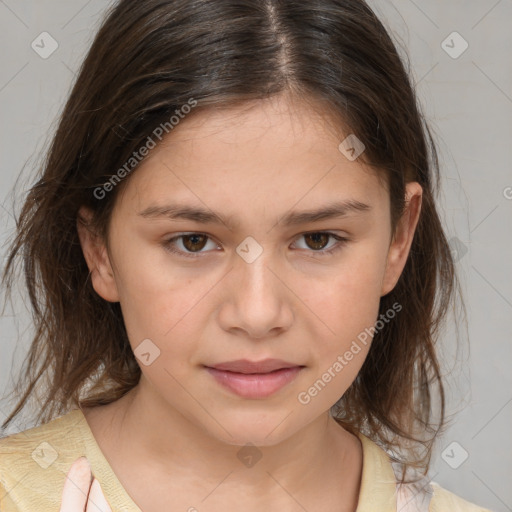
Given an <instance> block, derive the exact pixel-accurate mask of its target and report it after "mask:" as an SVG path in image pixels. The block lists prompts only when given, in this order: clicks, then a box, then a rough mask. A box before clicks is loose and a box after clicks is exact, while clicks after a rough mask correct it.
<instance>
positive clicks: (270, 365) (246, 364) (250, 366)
mask: <svg viewBox="0 0 512 512" xmlns="http://www.w3.org/2000/svg"><path fill="white" fill-rule="evenodd" d="M296 366H301V365H298V364H295V363H289V362H287V361H283V360H282V359H263V360H262V361H250V360H248V359H237V360H236V361H227V362H225V363H219V364H216V365H213V366H209V368H215V369H216V370H224V371H229V372H236V373H269V372H273V371H274V370H280V369H282V368H295V367H296Z"/></svg>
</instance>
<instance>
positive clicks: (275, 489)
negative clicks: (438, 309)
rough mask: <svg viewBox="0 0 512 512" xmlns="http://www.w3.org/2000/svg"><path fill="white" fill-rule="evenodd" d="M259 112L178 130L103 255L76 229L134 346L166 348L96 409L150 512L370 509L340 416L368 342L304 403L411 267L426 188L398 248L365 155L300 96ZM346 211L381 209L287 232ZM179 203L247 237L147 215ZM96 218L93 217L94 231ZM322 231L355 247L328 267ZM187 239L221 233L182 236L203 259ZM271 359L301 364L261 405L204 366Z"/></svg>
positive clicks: (154, 156) (228, 113)
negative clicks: (336, 208) (316, 213)
mask: <svg viewBox="0 0 512 512" xmlns="http://www.w3.org/2000/svg"><path fill="white" fill-rule="evenodd" d="M252 107H253V108H248V106H247V105H245V106H243V107H236V108H231V109H229V110H221V111H215V112H213V111H211V112H208V113H207V112H199V113H197V114H194V115H190V116H189V117H188V118H186V119H185V120H184V121H182V122H181V123H180V125H179V126H178V127H177V128H175V129H174V130H173V131H172V132H171V133H170V134H169V135H168V136H167V138H166V139H164V143H162V144H161V145H159V146H157V147H156V148H155V149H153V150H152V151H151V152H150V154H149V156H148V158H147V159H146V160H145V161H144V162H142V164H141V165H140V166H139V167H138V168H137V170H136V171H135V172H133V174H132V175H131V176H130V177H129V179H128V180H127V181H126V183H124V187H123V188H122V190H121V191H120V192H121V193H120V194H119V196H118V197H117V200H116V204H115V207H114V210H113V214H112V219H111V225H110V231H109V240H108V245H107V244H105V243H104V241H103V240H101V239H100V238H98V237H96V236H95V235H94V233H93V232H92V230H90V229H87V228H86V227H85V225H84V224H83V223H82V222H79V223H78V229H79V234H80V241H81V244H82V248H83V252H84V256H85V258H86V261H87V264H88V266H89V269H90V271H91V280H92V285H93V287H94V289H95V291H96V292H97V293H98V294H99V295H100V296H101V297H103V298H104V299H105V300H107V301H112V302H117V301H119V302H120V304H121V308H122V311H123V316H124V321H125V324H126V328H127V332H128V336H129V339H130V344H131V346H132V349H133V350H135V349H136V348H137V346H138V345H139V344H140V343H141V342H142V340H145V339H150V340H151V341H152V343H153V344H154V345H155V346H157V347H158V349H159V350H160V355H159V357H157V358H156V359H155V360H154V361H153V362H152V363H151V364H150V365H148V366H146V365H143V364H140V363H139V364H140V366H141V369H142V377H141V380H140V383H139V385H138V386H137V387H136V388H134V389H133V390H132V391H131V392H130V393H128V394H127V395H125V396H124V397H123V398H122V399H120V400H118V401H116V402H114V403H112V404H109V405H107V406H101V407H95V408H92V409H86V410H85V411H84V413H85V415H86V419H87V421H88V423H89V426H90V427H91V430H92V432H93V434H94V436H95V438H96V440H97V442H98V444H99V446H100V448H101V449H102V451H103V453H104V454H105V456H106V458H107V460H108V461H109V463H110V465H111V466H112V468H113V470H114V472H115V473H116V475H117V476H118V478H119V480H120V482H121V483H122V484H123V486H124V487H125V489H126V490H127V491H128V493H129V494H130V496H131V497H132V498H133V500H134V501H135V502H136V503H137V504H138V506H139V507H140V508H141V509H143V510H144V511H145V512H151V511H156V510H164V509H165V506H166V504H167V505H168V504H169V502H170V500H172V503H173V506H175V509H176V510H189V508H190V507H196V508H197V509H198V510H200V511H213V510H221V509H222V510H226V509H229V507H230V504H232V503H234V502H236V503H237V506H238V507H240V509H242V510H246V511H248V512H253V511H254V512H255V511H261V510H265V509H268V510H283V511H296V510H302V509H301V507H304V508H305V509H306V510H326V511H331V510H332V511H334V510H336V511H338V512H339V511H340V510H343V511H354V510H355V509H356V506H357V500H358V493H359V489H360V481H361V469H362V449H361V445H360V442H359V440H358V439H357V437H356V436H354V435H352V434H350V433H349V432H347V431H346V430H344V429H343V428H342V427H341V426H340V425H339V424H338V423H336V422H335V421H334V420H333V419H332V417H331V416H330V415H329V409H330V407H331V406H332V405H333V404H334V403H336V402H337V401H338V399H339V398H340V397H341V396H342V395H343V393H344V392H345V391H346V389H347V388H348V387H349V386H350V384H351V383H352V381H353V380H354V379H355V377H356V376H357V374H358V372H359V370H360V368H361V366H362V364H363V362H364V359H365V357H366V355H367V352H368V349H369V346H370V343H368V344H367V346H363V345H361V347H362V350H361V351H360V352H359V353H358V354H357V355H355V356H354V358H353V359H352V360H351V361H350V362H349V363H348V364H347V365H346V366H345V367H344V368H343V370H342V371H341V372H339V373H338V374H337V375H336V377H335V378H333V379H332V380H331V381H330V382H329V383H328V384H327V385H326V386H325V388H324V389H323V390H322V391H321V392H319V393H318V394H317V395H316V396H315V397H314V398H313V399H312V400H311V401H310V402H309V403H308V404H307V405H304V404H301V403H299V401H298V399H297V396H298V394H299V393H300V392H303V391H307V390H308V388H310V387H311V385H312V384H313V383H314V382H315V381H317V380H318V379H319V378H321V376H322V374H324V372H325V371H326V370H327V369H328V368H329V367H331V366H332V365H333V363H334V362H335V361H336V359H337V357H338V355H342V354H344V353H345V352H346V351H347V350H348V349H349V347H350V345H351V343H352V341H353V340H355V339H356V338H357V336H358V334H360V333H361V332H363V331H364V330H365V329H367V328H369V327H371V326H373V325H374V324H375V322H376V320H377V319H378V308H379V299H380V297H381V296H383V295H385V294H387V293H388V292H390V291H391V290H392V289H393V288H394V286H395V284H396V282H397V281H398V279H399V277H400V274H401V272H402V270H403V268H404V266H405V262H406V259H407V255H408V253H409V250H410V246H411V242H412V237H413V234H414V230H415V228H416V224H417V220H418V216H419V212H420V208H421V193H422V190H421V186H420V185H419V184H418V183H415V182H413V183H409V184H408V185H407V192H406V195H407V199H408V203H407V209H406V211H405V213H404V215H403V217H402V218H401V219H400V222H399V224H398V227H397V231H396V234H395V236H394V237H392V233H391V221H390V213H389V212H390V206H389V194H388V192H387V190H386V188H385V187H384V186H383V185H382V184H381V183H380V182H379V180H378V179H377V177H376V175H375V173H374V171H373V170H372V169H371V168H369V167H367V166H365V165H364V164H363V162H362V159H356V160H355V161H350V160H348V159H347V158H346V157H345V156H344V155H343V154H342V153H341V152H340V151H339V150H338V145H339V144H340V142H341V141H342V140H343V139H344V138H345V137H346V136H347V135H349V133H348V132H347V133H343V130H340V129H339V128H337V129H335V127H334V126H333V125H331V124H329V123H327V122H326V121H325V120H326V116H325V112H323V111H321V110H320V109H318V108H315V107H314V106H313V104H311V103H305V102H302V101H297V100H295V101H294V100H292V99H291V97H288V96H276V97H273V98H271V99H269V100H264V101H259V102H257V103H255V104H254V105H252ZM340 199H355V200H358V201H361V202H363V203H366V204H368V205H370V206H371V209H370V210H369V211H367V212H363V213H361V212H356V213H351V214H350V215H347V216H346V217H343V218H333V219H328V220H322V221H319V222H314V223H308V224H301V225H296V226H291V227H285V226H284V225H281V224H279V223H278V221H279V220H280V219H281V218H282V217H283V216H284V215H285V214H287V213H289V212H290V211H291V210H293V211H304V210H311V209H316V208H319V207H321V206H325V205H326V204H328V203H330V202H332V201H336V200H340ZM178 200H179V201H182V202H184V203H187V204H190V205H193V206H199V207H205V208H207V209H210V210H212V211H215V212H217V213H219V214H220V215H222V216H223V217H228V216H232V218H233V222H234V223H235V225H234V226H232V227H231V229H229V228H228V227H227V226H226V225H224V224H219V225H215V224H204V223H199V222H196V221H191V220H183V219H179V220H176V219H175V220H172V219H169V218H164V217H161V218H143V217H142V216H140V215H138V213H139V212H141V211H142V210H144V209H145V208H147V207H149V206H152V205H165V204H168V203H173V202H176V201H178ZM90 214H91V212H89V211H87V210H86V209H85V208H82V209H81V211H80V215H81V217H82V218H83V219H85V220H87V219H89V218H90ZM326 231H329V232H332V233H334V234H336V235H339V236H345V237H347V238H348V239H349V241H348V242H347V243H346V244H344V245H341V246H339V247H340V249H339V250H338V251H336V252H334V253H332V254H330V255H329V254H326V255H324V256H322V255H321V252H319V251H320V250H322V249H330V248H332V247H333V246H334V245H336V243H337V241H336V240H335V239H334V238H332V237H326V238H325V239H322V240H321V243H322V244H323V245H321V244H320V243H318V242H317V243H318V245H315V243H314V240H311V239H310V238H308V237H307V236H304V234H305V233H310V234H311V233H324V232H326ZM191 232H195V233H200V234H202V233H204V234H206V235H208V237H209V238H208V239H207V242H206V244H205V243H204V242H203V245H202V246H201V244H199V243H198V242H197V241H195V242H194V243H195V244H196V245H193V244H192V245H191V244H190V240H189V245H184V242H185V240H184V239H183V238H182V239H178V240H176V241H175V242H174V247H175V248H176V249H177V250H181V251H183V252H187V247H189V248H190V247H191V246H192V249H194V248H196V250H199V255H198V257H195V258H193V257H186V256H180V255H178V254H173V253H171V252H170V251H169V250H168V249H167V248H166V247H165V242H166V241H168V240H169V239H170V238H172V237H175V236H178V235H180V234H183V233H187V234H190V233H191ZM248 236H250V237H252V238H254V239H255V240H256V241H257V243H258V244H259V245H260V246H261V248H262V249H263V252H262V254H261V255H260V256H259V257H258V258H256V259H255V260H254V261H253V262H252V263H248V262H247V261H245V260H244V259H243V258H241V257H240V256H239V254H238V253H237V252H236V248H237V246H239V245H240V244H241V242H243V241H244V240H245V239H246V237H248ZM189 254H190V250H189ZM196 254H197V253H196ZM398 314H399V313H398ZM267 357H270V358H280V359H284V360H286V361H290V362H293V363H295V364H299V365H304V366H305V368H303V369H302V370H301V372H300V373H299V374H298V375H297V377H296V378H295V379H294V380H293V381H292V382H290V383H288V384H287V385H286V386H285V387H284V388H282V389H280V390H279V391H278V392H276V393H274V394H273V395H271V396H269V397H267V398H265V399H245V398H241V397H240V396H238V395H235V394H233V393H231V392H230V391H228V390H226V389H224V388H223V387H221V386H220V385H219V384H218V383H217V382H216V381H215V380H214V379H213V378H212V376H211V375H210V374H209V373H208V372H207V371H206V370H205V369H204V367H203V366H202V365H210V366H211V365H213V364H216V363H220V362H223V361H229V360H233V359H239V358H247V359H251V360H261V359H265V358H267ZM246 443H252V444H253V445H255V446H256V447H257V450H258V452H259V454H260V455H261V459H260V460H259V461H258V462H257V464H255V465H254V466H252V467H251V468H248V467H246V466H244V465H243V464H242V463H241V462H240V460H239V459H238V457H237V453H238V451H239V450H240V448H241V447H242V446H244V445H245V444H246ZM148 489H153V491H152V492H148ZM155 489H158V492H155V491H154V490H155ZM203 500H204V501H203ZM299 504H300V506H299ZM191 510H192V509H191Z"/></svg>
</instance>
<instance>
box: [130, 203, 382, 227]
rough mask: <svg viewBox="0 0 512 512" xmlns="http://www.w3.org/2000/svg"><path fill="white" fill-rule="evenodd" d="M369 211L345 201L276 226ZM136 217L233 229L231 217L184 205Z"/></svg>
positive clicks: (296, 213) (285, 219)
mask: <svg viewBox="0 0 512 512" xmlns="http://www.w3.org/2000/svg"><path fill="white" fill-rule="evenodd" d="M371 209H372V207H371V206H370V205H368V204H365V203H362V202H360V201H356V200H354V199H347V200H344V201H336V202H334V203H330V204H328V205H325V206H322V207H321V208H317V209H314V210H305V211H291V212H289V213H287V214H286V215H284V216H283V218H282V219H281V220H280V221H279V222H278V224H281V225H282V226H297V225H300V224H309V223H312V222H320V221H322V220H327V219H335V218H342V217H346V216H348V215H350V214H358V213H364V212H369V211H371ZM138 215H140V216H141V217H144V218H151V219H154V218H160V217H164V218H168V219H185V220H190V221H194V222H199V223H201V224H224V225H225V226H227V227H228V228H229V229H233V228H234V227H235V223H234V222H233V217H232V216H229V217H223V216H221V215H220V214H218V213H215V212H213V211H211V210H208V209H205V208H202V207H197V206H190V205H186V204H169V205H163V206H158V205H154V206H149V207H147V208H145V209H144V210H142V211H140V212H138Z"/></svg>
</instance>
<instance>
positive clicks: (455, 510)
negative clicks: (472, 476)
mask: <svg viewBox="0 0 512 512" xmlns="http://www.w3.org/2000/svg"><path fill="white" fill-rule="evenodd" d="M430 485H431V487H432V490H433V495H432V501H431V503H430V508H429V512H445V511H447V510H449V511H450V512H491V511H490V510H489V509H487V508H484V507H480V506H478V505H475V504H474V503H470V502H469V501H466V500H464V499H463V498H461V497H460V496H457V495H456V494H453V493H452V492H450V491H448V490H446V489H444V488H443V487H441V486H440V485H439V484H437V483H435V482H432V483H431V484H430Z"/></svg>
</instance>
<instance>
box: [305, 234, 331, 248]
mask: <svg viewBox="0 0 512 512" xmlns="http://www.w3.org/2000/svg"><path fill="white" fill-rule="evenodd" d="M303 236H304V240H306V244H307V246H308V247H309V248H310V249H314V250H316V251H321V250H322V249H323V248H324V247H325V246H326V245H327V244H328V243H329V239H330V238H331V236H332V235H331V234H329V233H309V234H307V235H303Z"/></svg>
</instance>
